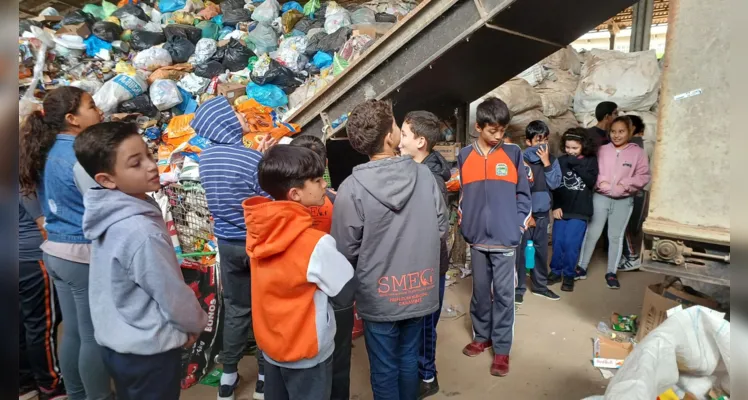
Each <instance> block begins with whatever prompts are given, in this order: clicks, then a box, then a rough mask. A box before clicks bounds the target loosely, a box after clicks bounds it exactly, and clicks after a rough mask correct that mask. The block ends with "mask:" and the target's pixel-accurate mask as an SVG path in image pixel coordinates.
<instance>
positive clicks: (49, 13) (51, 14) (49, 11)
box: [39, 7, 60, 17]
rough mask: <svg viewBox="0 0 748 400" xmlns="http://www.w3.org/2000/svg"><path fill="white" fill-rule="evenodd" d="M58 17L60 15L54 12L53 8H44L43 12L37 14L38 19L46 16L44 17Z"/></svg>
mask: <svg viewBox="0 0 748 400" xmlns="http://www.w3.org/2000/svg"><path fill="white" fill-rule="evenodd" d="M59 15H60V13H59V12H57V10H55V9H54V8H52V7H47V8H45V9H43V10H42V12H40V13H39V16H40V17H41V16H46V17H56V16H59Z"/></svg>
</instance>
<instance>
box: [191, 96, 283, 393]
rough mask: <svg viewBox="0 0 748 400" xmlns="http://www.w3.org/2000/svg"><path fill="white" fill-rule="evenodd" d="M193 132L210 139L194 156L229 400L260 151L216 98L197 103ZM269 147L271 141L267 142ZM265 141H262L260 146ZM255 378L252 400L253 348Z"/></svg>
mask: <svg viewBox="0 0 748 400" xmlns="http://www.w3.org/2000/svg"><path fill="white" fill-rule="evenodd" d="M190 125H191V126H192V128H194V129H195V132H196V133H197V134H198V135H199V136H202V137H204V138H206V139H208V140H210V141H211V142H212V145H211V146H210V147H209V148H207V149H205V150H204V151H203V152H202V153H201V154H200V182H201V183H202V186H203V188H204V189H205V196H206V197H207V200H208V209H209V210H210V213H211V214H212V215H213V220H214V221H215V226H214V229H213V231H214V234H215V235H216V238H217V239H218V253H219V256H220V258H221V263H220V267H221V284H222V286H223V300H224V306H225V310H226V316H225V320H224V321H225V325H226V328H225V329H224V330H223V349H222V351H221V354H220V359H221V361H222V362H223V375H221V384H220V385H219V387H218V399H219V400H221V399H224V400H233V399H234V392H235V391H236V388H237V387H238V386H239V375H238V365H239V361H240V360H241V359H242V357H243V355H244V349H245V348H246V346H247V338H248V337H249V335H250V330H251V329H252V312H251V299H252V292H251V290H250V281H251V279H250V269H249V265H248V263H249V259H248V258H247V252H246V250H245V246H246V240H247V227H246V225H245V223H244V215H243V212H242V201H244V200H245V199H248V198H250V197H254V196H257V195H260V196H266V197H269V195H268V194H267V193H265V192H263V191H262V189H261V188H260V186H259V185H258V183H257V164H258V163H259V162H260V159H262V152H261V151H257V150H253V149H249V148H247V147H245V146H244V144H243V143H242V136H243V135H244V134H245V133H247V132H248V131H249V127H248V125H247V122H246V120H245V119H244V116H243V115H242V114H240V113H238V112H236V111H234V109H233V108H232V107H231V105H230V104H229V102H228V100H226V98H225V97H223V96H218V97H215V98H213V99H210V100H208V101H206V102H205V103H203V104H202V105H201V106H200V108H198V110H197V113H196V114H195V119H193V120H192V122H191V123H190ZM269 144H270V145H272V143H269ZM266 147H267V145H263V147H262V149H264V148H266ZM256 357H257V367H258V371H259V376H258V379H257V383H256V384H255V392H254V394H253V395H252V398H254V399H262V398H263V397H264V396H263V393H264V392H263V387H264V382H263V380H264V368H263V359H262V352H261V351H257V353H256Z"/></svg>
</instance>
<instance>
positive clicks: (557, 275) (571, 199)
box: [548, 128, 597, 292]
mask: <svg viewBox="0 0 748 400" xmlns="http://www.w3.org/2000/svg"><path fill="white" fill-rule="evenodd" d="M595 143H596V141H595V138H593V137H591V136H590V135H589V133H588V132H587V130H586V129H583V128H572V129H569V130H567V131H566V132H565V133H564V135H563V136H562V137H561V148H562V149H563V150H564V152H565V153H566V154H565V155H563V156H561V157H560V158H559V159H558V164H559V166H560V167H561V176H562V182H561V186H559V187H558V189H556V190H554V191H553V206H554V207H555V208H554V209H553V218H554V219H555V220H556V221H555V222H554V223H553V235H552V237H553V256H552V257H551V273H550V274H548V285H553V284H555V283H558V282H560V281H562V280H563V282H562V284H561V290H563V291H565V292H572V291H574V278H575V276H576V272H575V270H574V267H575V266H576V265H577V259H578V258H579V250H580V248H581V247H582V240H583V239H584V232H585V229H587V222H588V221H589V220H590V217H592V193H593V188H594V187H595V183H596V181H597V157H595V154H596V153H597V146H596V145H595Z"/></svg>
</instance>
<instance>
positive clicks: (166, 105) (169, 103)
mask: <svg viewBox="0 0 748 400" xmlns="http://www.w3.org/2000/svg"><path fill="white" fill-rule="evenodd" d="M149 94H150V96H151V102H152V103H153V105H154V106H155V107H156V108H158V109H159V111H165V110H168V109H170V108H172V107H174V106H176V105H178V104H179V103H181V102H182V100H183V99H182V94H181V93H180V92H179V87H177V83H176V82H174V81H172V80H171V79H156V80H155V81H154V82H153V84H152V85H151V88H150V91H149Z"/></svg>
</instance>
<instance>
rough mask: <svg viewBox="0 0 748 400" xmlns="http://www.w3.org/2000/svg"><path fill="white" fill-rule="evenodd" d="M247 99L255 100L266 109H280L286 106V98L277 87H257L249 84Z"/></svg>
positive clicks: (251, 83)
mask: <svg viewBox="0 0 748 400" xmlns="http://www.w3.org/2000/svg"><path fill="white" fill-rule="evenodd" d="M247 97H249V98H250V99H255V100H256V101H257V102H258V103H260V104H262V105H263V106H267V107H272V108H276V107H281V106H285V105H286V104H288V96H286V93H284V92H283V89H281V88H280V87H278V86H275V85H270V84H267V85H258V84H256V83H254V82H250V84H249V85H247Z"/></svg>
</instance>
